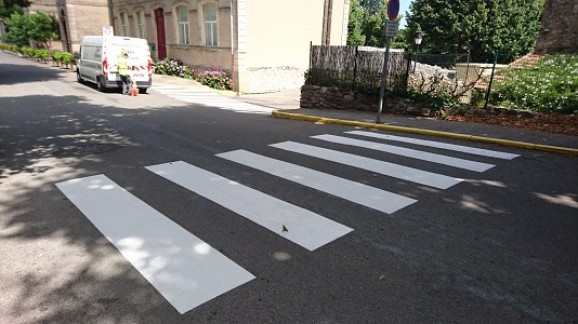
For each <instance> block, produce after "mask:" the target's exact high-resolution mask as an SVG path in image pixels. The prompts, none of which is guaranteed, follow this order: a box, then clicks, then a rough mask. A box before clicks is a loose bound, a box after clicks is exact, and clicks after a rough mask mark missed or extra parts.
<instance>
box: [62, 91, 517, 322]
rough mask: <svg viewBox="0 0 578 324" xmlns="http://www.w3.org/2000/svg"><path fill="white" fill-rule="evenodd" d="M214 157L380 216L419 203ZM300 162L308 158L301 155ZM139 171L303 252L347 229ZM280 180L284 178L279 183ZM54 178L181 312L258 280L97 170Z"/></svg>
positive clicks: (406, 175)
mask: <svg viewBox="0 0 578 324" xmlns="http://www.w3.org/2000/svg"><path fill="white" fill-rule="evenodd" d="M212 95H213V94H208V96H212ZM184 97H187V96H186V95H184ZM190 97H195V95H191V96H190ZM195 100H196V99H195ZM219 100H222V97H218V98H217V99H216V100H215V102H219ZM225 103H226V101H225ZM345 134H348V135H356V136H364V137H365V138H370V139H371V138H374V139H376V140H388V141H392V142H402V143H409V144H413V145H421V146H428V147H433V148H437V149H440V150H449V151H458V152H461V153H470V154H472V155H479V156H484V157H486V158H496V159H513V158H515V157H516V156H517V155H515V154H510V153H506V152H498V151H492V150H483V149H477V148H470V147H467V146H460V145H451V144H445V143H443V142H436V141H425V140H419V139H415V138H411V137H400V136H392V135H385V134H379V133H373V132H362V131H352V132H345ZM312 138H314V139H318V140H322V141H320V142H319V143H320V144H323V143H327V142H329V143H338V144H343V145H344V146H343V147H347V146H346V145H353V146H358V147H363V148H370V149H374V150H377V151H378V152H381V151H384V152H386V153H387V154H383V156H384V158H383V160H386V159H387V157H388V156H389V155H388V154H389V153H394V154H400V155H402V156H406V157H410V158H414V159H420V160H426V161H430V162H435V163H440V164H442V165H447V166H449V167H452V168H453V167H459V166H458V165H461V166H462V168H465V169H466V170H470V171H476V172H484V171H486V170H488V169H490V168H491V167H494V165H493V164H487V163H480V162H476V161H469V160H464V159H457V158H454V157H451V156H446V155H443V154H433V153H431V152H425V151H423V152H422V151H420V150H415V149H411V150H409V149H407V148H403V147H397V146H395V145H386V144H383V143H379V142H375V143H374V142H371V141H369V140H367V141H366V140H359V139H355V138H349V137H344V136H335V135H329V134H323V135H317V136H312ZM270 146H271V147H274V148H278V149H282V150H284V151H286V152H291V153H297V154H303V155H307V156H311V157H314V158H318V159H323V160H326V161H330V162H334V163H340V164H344V165H347V166H350V167H353V168H357V169H362V170H369V171H371V172H374V173H377V174H382V175H385V176H388V177H393V178H397V179H402V180H405V181H408V182H413V183H415V184H421V185H426V186H430V187H434V188H438V189H447V188H450V187H452V186H454V185H456V184H458V183H460V182H461V181H462V179H459V178H454V177H449V176H446V175H443V174H438V173H433V172H428V171H424V170H420V169H416V168H410V167H407V166H404V165H400V164H396V163H392V162H387V161H382V160H378V159H372V158H368V157H365V156H362V155H356V154H351V153H347V152H344V151H340V150H331V149H327V148H324V147H321V146H313V145H307V144H302V143H297V142H291V141H286V142H281V143H276V144H271V145H270ZM450 153H451V152H450ZM373 156H375V154H373ZM216 157H219V158H222V159H225V160H228V161H231V162H235V163H237V164H233V165H237V167H238V166H239V164H240V165H243V166H246V167H250V168H252V169H254V170H257V171H260V172H264V173H265V174H266V175H265V176H267V177H270V176H274V177H279V178H281V179H285V180H288V181H292V182H294V183H298V184H300V185H302V186H306V187H309V188H313V189H315V190H318V191H320V192H323V193H327V194H330V195H333V196H335V197H337V198H339V199H344V200H347V201H350V202H353V203H356V204H359V205H363V206H366V207H369V208H372V209H374V210H377V211H380V212H382V213H384V214H392V213H395V212H398V211H399V210H401V209H403V208H405V207H407V206H410V205H412V204H414V203H416V202H417V201H418V200H417V198H416V199H413V198H409V197H405V196H403V195H399V194H396V193H392V192H389V191H386V190H384V189H387V188H376V187H372V186H369V185H366V184H362V183H359V182H355V181H352V180H348V179H345V178H342V177H339V176H335V175H332V174H328V173H324V172H322V171H320V170H315V169H312V168H309V167H306V166H303V165H297V164H293V163H289V162H286V161H282V160H278V159H275V158H272V157H268V156H265V155H261V154H257V153H253V152H250V151H247V150H234V151H229V152H224V153H220V154H216ZM305 163H307V162H303V164H305ZM464 166H466V167H464ZM146 169H147V170H149V171H151V172H153V173H154V174H156V175H158V176H160V177H162V178H164V179H166V180H168V181H170V182H173V183H175V184H177V185H179V186H181V187H182V188H184V189H187V190H189V191H191V192H193V193H194V194H197V195H199V196H202V197H204V198H206V199H208V200H210V201H212V202H214V203H216V204H217V205H219V207H218V208H226V209H228V210H230V211H232V212H234V213H235V214H237V215H239V216H241V217H244V218H245V219H246V220H249V221H251V222H254V223H256V224H258V225H260V226H261V227H263V228H264V229H266V230H268V231H270V232H272V233H274V234H276V235H277V236H278V237H280V238H281V239H285V240H288V241H290V242H293V243H295V244H298V245H300V246H302V247H303V248H305V249H307V250H309V251H314V250H316V249H319V248H320V247H322V246H324V245H326V244H329V243H331V242H333V241H334V240H337V239H339V238H342V237H343V236H345V235H347V234H348V233H350V232H351V231H353V230H354V229H353V228H351V227H348V226H345V225H343V224H340V223H338V222H336V221H333V220H331V219H329V218H326V217H324V216H321V215H319V214H317V213H314V212H311V211H309V210H307V209H305V208H302V207H299V206H296V205H294V204H291V203H288V202H285V201H283V200H280V199H278V198H275V197H272V196H270V195H268V194H266V193H264V192H260V191H257V190H255V189H253V188H249V187H247V186H244V185H243V184H240V183H238V182H235V181H233V180H230V179H228V178H225V177H222V176H220V175H218V174H216V173H213V172H209V171H207V170H204V169H202V168H200V167H197V166H194V165H192V164H188V163H186V162H183V161H177V162H170V163H162V164H158V165H152V166H147V167H146ZM277 183H279V185H282V183H283V181H280V182H277ZM56 186H57V187H58V188H59V189H60V190H61V191H62V192H63V194H64V195H65V196H66V197H68V199H69V200H70V201H71V202H72V203H73V204H74V205H76V206H77V207H78V209H79V210H80V211H81V212H82V213H83V214H84V215H85V216H86V217H87V218H88V219H89V220H90V221H91V222H92V223H93V224H94V225H95V226H96V227H97V228H98V230H99V231H101V232H102V234H103V235H104V236H106V238H107V239H108V240H109V241H110V242H111V243H112V244H113V245H114V246H115V247H116V248H117V249H118V250H119V251H120V252H121V254H122V255H123V256H124V257H125V258H126V259H127V260H128V261H129V262H130V263H131V264H132V265H133V266H134V267H135V269H137V270H138V271H139V272H140V273H141V274H142V275H143V276H144V277H145V278H146V279H147V280H148V281H149V282H150V283H151V285H152V286H154V287H155V288H156V289H157V290H158V291H159V293H161V295H162V296H164V297H165V298H166V299H167V301H168V302H169V303H171V304H172V305H173V306H174V307H175V309H177V311H179V312H180V313H184V312H187V311H189V310H191V309H193V308H195V307H197V306H199V305H201V304H203V303H205V302H207V301H209V300H211V299H213V298H215V297H217V296H219V295H221V294H224V293H226V292H228V291H230V290H232V289H234V288H236V287H238V286H241V285H243V284H245V283H247V282H249V281H251V280H252V279H254V278H255V276H254V275H253V274H251V273H249V272H248V271H246V270H245V269H243V268H242V267H241V266H239V265H237V264H236V263H235V262H234V261H232V260H230V259H228V258H227V257H226V256H224V255H222V254H221V253H220V252H218V251H217V250H215V249H214V248H212V247H211V246H209V245H208V244H207V243H205V242H203V241H202V240H201V239H199V238H198V237H197V236H195V235H193V234H192V233H190V232H189V230H190V231H192V232H195V229H184V228H182V227H180V226H179V225H177V224H176V223H174V222H173V221H172V220H170V219H168V218H167V217H166V216H164V215H163V214H161V213H160V212H158V211H156V210H155V209H153V208H152V207H150V206H149V205H147V204H146V203H145V202H143V201H141V200H140V199H138V198H137V197H135V196H133V195H132V194H130V193H129V192H127V191H126V190H124V189H123V188H121V187H120V186H118V185H117V184H116V183H114V182H113V181H112V180H110V179H109V178H107V177H106V176H104V175H96V176H91V177H86V178H79V179H73V180H69V181H64V182H60V183H57V184H56ZM352 227H353V226H352ZM197 234H198V233H197Z"/></svg>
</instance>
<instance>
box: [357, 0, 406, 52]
mask: <svg viewBox="0 0 578 324" xmlns="http://www.w3.org/2000/svg"><path fill="white" fill-rule="evenodd" d="M387 3H388V2H387V0H352V1H351V4H350V11H349V24H348V36H347V44H348V45H366V46H375V47H385V40H386V39H385V21H386V19H389V18H388V17H387ZM398 19H401V17H399V18H398ZM394 43H395V44H400V43H403V41H401V42H400V41H399V40H398V41H396V42H394ZM404 47H405V46H404Z"/></svg>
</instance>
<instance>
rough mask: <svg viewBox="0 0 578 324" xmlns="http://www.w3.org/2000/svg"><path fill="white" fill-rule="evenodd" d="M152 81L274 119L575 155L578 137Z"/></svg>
mask: <svg viewBox="0 0 578 324" xmlns="http://www.w3.org/2000/svg"><path fill="white" fill-rule="evenodd" d="M153 80H154V81H153V84H161V85H163V86H165V85H179V86H186V87H190V88H191V90H192V91H195V92H217V93H219V94H221V95H224V96H228V97H232V98H234V99H237V100H240V101H243V102H247V103H251V104H254V105H259V106H264V107H269V108H274V109H277V110H276V111H274V112H273V114H272V115H273V117H275V118H283V119H292V120H300V121H308V122H322V123H327V124H337V125H345V126H354V127H361V128H368V129H378V130H384V131H394V132H403V133H411V134H421V135H429V136H439V137H446V138H454V139H462V140H467V141H474V142H483V143H490V144H496V145H503V146H509V147H516V148H524V149H531V150H539V151H549V152H556V153H562V154H569V155H574V156H578V137H577V136H570V135H563V134H550V133H544V132H537V131H532V130H527V129H519V128H511V127H502V126H496V125H488V124H482V123H470V122H454V121H445V120H438V119H433V118H426V117H416V116H401V115H390V114H382V115H381V118H380V119H381V123H380V124H377V123H376V120H377V112H368V111H357V110H337V109H310V108H300V107H299V100H300V91H299V90H293V91H284V92H278V93H266V94H251V95H237V94H236V93H235V92H232V91H217V90H213V89H211V88H209V87H206V86H203V85H201V84H199V83H198V82H195V81H192V80H185V79H179V78H175V77H168V76H160V75H154V77H153ZM153 89H154V86H153Z"/></svg>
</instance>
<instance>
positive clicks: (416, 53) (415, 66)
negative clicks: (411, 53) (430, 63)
mask: <svg viewBox="0 0 578 324" xmlns="http://www.w3.org/2000/svg"><path fill="white" fill-rule="evenodd" d="M418 54H419V44H417V50H416V51H415V63H414V65H413V73H415V69H416V68H417V55H418Z"/></svg>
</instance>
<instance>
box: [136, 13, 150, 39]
mask: <svg viewBox="0 0 578 324" xmlns="http://www.w3.org/2000/svg"><path fill="white" fill-rule="evenodd" d="M136 23H137V27H138V37H140V38H145V39H146V38H147V36H146V32H145V16H144V11H139V12H138V13H137V15H136Z"/></svg>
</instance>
